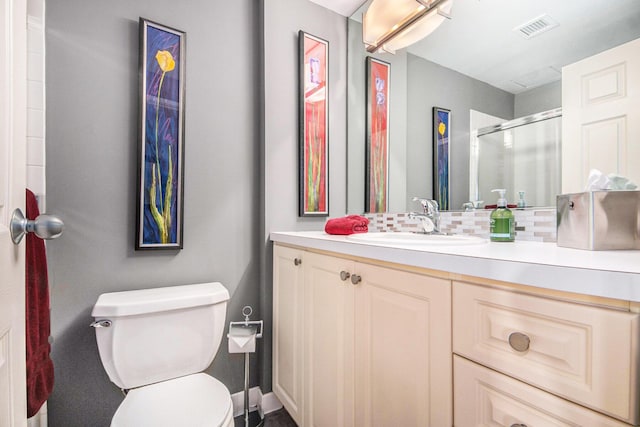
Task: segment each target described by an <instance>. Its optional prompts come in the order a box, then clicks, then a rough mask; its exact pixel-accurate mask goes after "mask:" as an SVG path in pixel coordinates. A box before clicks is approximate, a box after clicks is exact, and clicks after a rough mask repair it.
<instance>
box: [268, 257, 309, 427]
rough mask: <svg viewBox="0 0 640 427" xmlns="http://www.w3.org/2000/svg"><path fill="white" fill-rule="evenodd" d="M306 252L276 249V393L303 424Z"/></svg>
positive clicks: (274, 344) (295, 419)
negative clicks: (304, 262)
mask: <svg viewBox="0 0 640 427" xmlns="http://www.w3.org/2000/svg"><path fill="white" fill-rule="evenodd" d="M303 260H304V251H302V250H300V249H293V248H288V247H286V246H279V245H275V247H274V249H273V261H274V262H273V392H274V393H275V395H276V396H277V397H278V399H280V402H282V404H283V406H284V407H285V409H286V410H287V412H289V414H290V415H291V417H292V418H293V420H294V421H295V422H296V423H297V424H298V425H301V424H302V408H303V353H302V352H303V348H304V346H303V338H304V323H303V322H304V319H303V316H304V270H303V268H304V265H303Z"/></svg>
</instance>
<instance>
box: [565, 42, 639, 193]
mask: <svg viewBox="0 0 640 427" xmlns="http://www.w3.org/2000/svg"><path fill="white" fill-rule="evenodd" d="M562 116H563V117H562V192H563V193H576V192H581V191H583V190H584V186H585V183H586V180H587V177H588V174H589V170H590V169H592V168H596V169H599V170H600V171H602V172H604V173H605V174H608V173H612V172H613V173H618V174H621V175H624V176H627V177H629V178H631V179H632V180H633V181H634V182H635V183H636V184H639V185H640V39H637V40H634V41H631V42H628V43H625V44H622V45H620V46H618V47H615V48H613V49H610V50H607V51H605V52H602V53H599V54H597V55H594V56H592V57H589V58H586V59H584V60H582V61H578V62H576V63H574V64H571V65H568V66H566V67H564V68H563V69H562Z"/></svg>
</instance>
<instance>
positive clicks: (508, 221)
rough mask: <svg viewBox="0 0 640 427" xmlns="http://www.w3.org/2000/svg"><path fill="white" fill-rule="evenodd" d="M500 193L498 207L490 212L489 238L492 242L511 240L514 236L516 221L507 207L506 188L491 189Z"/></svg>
mask: <svg viewBox="0 0 640 427" xmlns="http://www.w3.org/2000/svg"><path fill="white" fill-rule="evenodd" d="M491 192H496V193H499V194H500V198H499V199H498V207H497V208H496V209H494V210H493V211H492V212H491V223H490V228H489V238H490V239H491V241H492V242H513V241H514V240H515V237H516V221H515V218H514V217H513V212H511V210H510V209H508V208H507V199H505V197H504V195H505V193H506V192H507V190H505V189H503V188H498V189H495V190H491Z"/></svg>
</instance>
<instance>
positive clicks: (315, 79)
mask: <svg viewBox="0 0 640 427" xmlns="http://www.w3.org/2000/svg"><path fill="white" fill-rule="evenodd" d="M298 42H299V58H300V63H299V76H298V80H299V93H300V100H299V105H300V112H299V120H300V125H299V129H300V136H299V162H300V165H299V179H298V186H299V193H300V200H299V204H298V205H299V208H298V209H299V215H300V216H328V215H329V186H328V171H329V164H328V160H329V158H328V129H329V126H328V117H329V109H328V99H329V98H328V93H329V91H328V69H329V42H327V41H326V40H323V39H321V38H318V37H316V36H312V35H311V34H308V33H305V32H304V31H300V32H299V33H298Z"/></svg>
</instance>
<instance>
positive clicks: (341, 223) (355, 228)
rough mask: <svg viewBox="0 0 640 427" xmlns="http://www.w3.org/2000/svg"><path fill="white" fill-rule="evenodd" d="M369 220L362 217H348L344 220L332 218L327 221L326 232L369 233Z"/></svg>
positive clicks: (343, 218)
mask: <svg viewBox="0 0 640 427" xmlns="http://www.w3.org/2000/svg"><path fill="white" fill-rule="evenodd" d="M368 225H369V220H368V219H367V218H365V217H363V216H360V215H348V216H345V217H342V218H332V219H330V220H328V221H327V223H326V224H325V226H324V231H325V232H326V233H327V234H340V235H346V234H354V233H366V232H367V231H369V227H368Z"/></svg>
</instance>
